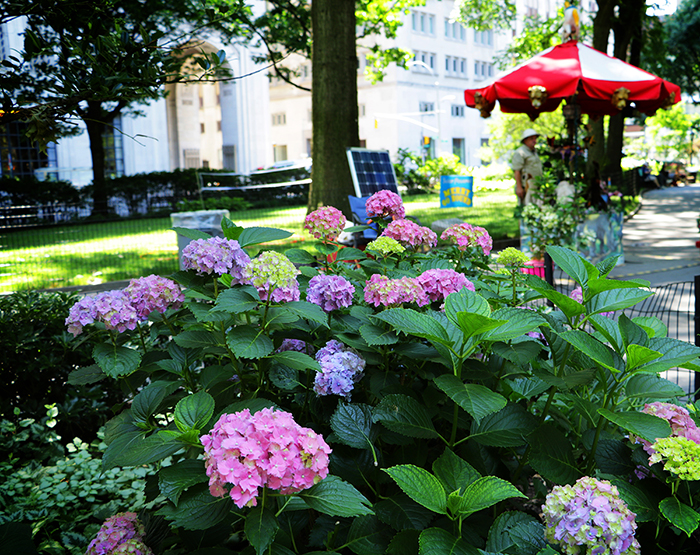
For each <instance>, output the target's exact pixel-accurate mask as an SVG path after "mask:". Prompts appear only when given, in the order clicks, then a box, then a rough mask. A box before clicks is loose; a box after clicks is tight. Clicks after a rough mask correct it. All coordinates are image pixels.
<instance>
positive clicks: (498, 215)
mask: <svg viewBox="0 0 700 555" xmlns="http://www.w3.org/2000/svg"><path fill="white" fill-rule="evenodd" d="M404 202H405V205H406V213H407V214H408V215H410V216H415V217H417V218H419V220H420V222H421V224H422V225H425V226H430V224H432V223H433V222H434V221H436V220H440V219H446V218H459V219H461V220H464V221H466V222H468V223H471V224H474V225H480V226H483V227H485V228H486V229H488V230H489V232H490V233H491V235H492V236H493V237H494V239H496V240H498V239H504V238H506V237H511V238H512V237H516V236H517V233H518V225H517V220H515V219H514V218H513V217H512V214H513V209H514V208H515V202H516V199H515V195H514V194H513V193H512V190H510V189H509V190H505V189H504V190H489V191H483V192H477V193H476V194H475V195H474V206H473V207H470V208H447V209H441V208H440V206H439V196H438V195H437V194H435V195H421V196H413V197H405V198H404ZM305 215H306V207H305V206H299V207H283V208H269V209H260V210H246V211H241V212H234V213H232V214H231V220H232V221H233V222H235V223H236V224H238V225H240V226H243V227H252V226H261V227H278V228H281V229H286V230H287V231H291V232H292V233H293V234H294V235H293V236H292V237H291V238H290V239H288V240H286V241H284V242H280V243H278V244H276V245H273V246H272V247H273V248H275V249H279V250H284V249H285V248H289V247H292V246H294V247H301V248H306V249H313V245H314V243H315V240H314V239H313V238H311V237H310V236H309V235H308V233H306V232H305V231H304V230H303V229H302V225H303V221H304V216H305ZM170 228H171V222H170V218H153V219H144V220H127V221H118V222H101V223H90V224H79V225H67V226H57V227H51V228H34V229H27V230H19V231H14V232H10V233H2V234H1V235H0V292H10V291H15V290H18V289H45V288H55V287H67V286H76V285H92V284H99V283H107V282H110V281H118V280H124V279H130V278H132V277H138V276H143V275H148V274H152V273H154V274H161V275H168V274H170V273H172V272H174V271H176V270H177V251H178V247H177V235H176V234H175V232H174V231H172V230H171V229H170ZM266 248H270V247H269V246H268V247H266ZM251 254H255V253H254V252H253V253H251Z"/></svg>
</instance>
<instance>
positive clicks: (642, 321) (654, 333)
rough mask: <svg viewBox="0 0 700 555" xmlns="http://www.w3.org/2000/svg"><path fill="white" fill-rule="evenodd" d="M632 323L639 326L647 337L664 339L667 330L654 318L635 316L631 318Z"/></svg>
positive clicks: (664, 325)
mask: <svg viewBox="0 0 700 555" xmlns="http://www.w3.org/2000/svg"><path fill="white" fill-rule="evenodd" d="M632 321H633V322H634V323H635V324H637V325H638V326H641V327H642V328H643V329H644V330H645V331H646V332H647V335H648V336H649V337H666V336H667V335H668V328H667V327H666V324H664V323H663V322H662V321H661V320H659V319H658V318H657V317H656V316H637V317H635V318H632Z"/></svg>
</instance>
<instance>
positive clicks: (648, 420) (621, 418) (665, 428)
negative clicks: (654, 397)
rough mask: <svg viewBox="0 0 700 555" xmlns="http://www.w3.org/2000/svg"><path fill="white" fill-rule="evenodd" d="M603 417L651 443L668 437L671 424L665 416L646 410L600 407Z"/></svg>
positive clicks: (599, 411) (599, 410)
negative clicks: (616, 409)
mask: <svg viewBox="0 0 700 555" xmlns="http://www.w3.org/2000/svg"><path fill="white" fill-rule="evenodd" d="M598 413H599V414H600V415H601V416H602V417H603V418H606V419H607V420H609V421H610V422H612V423H613V424H617V425H618V426H620V427H621V428H623V429H625V430H627V431H628V432H632V433H633V434H634V435H637V436H639V437H641V438H643V439H646V440H647V441H650V442H651V443H654V442H655V441H656V440H657V439H660V438H662V437H668V435H669V434H670V433H671V426H670V425H669V423H668V422H667V421H666V420H664V419H663V418H659V417H658V416H654V415H652V414H646V413H644V412H635V411H630V412H612V411H610V410H608V409H598Z"/></svg>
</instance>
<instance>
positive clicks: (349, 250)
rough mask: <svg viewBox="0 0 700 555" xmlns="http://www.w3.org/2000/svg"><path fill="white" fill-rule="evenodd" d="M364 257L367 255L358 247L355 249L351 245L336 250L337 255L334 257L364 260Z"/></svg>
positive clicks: (340, 259) (339, 259)
mask: <svg viewBox="0 0 700 555" xmlns="http://www.w3.org/2000/svg"><path fill="white" fill-rule="evenodd" d="M365 258H367V256H366V255H365V253H364V252H362V251H361V250H360V249H355V248H353V247H345V248H343V249H340V250H339V251H338V256H337V257H336V260H338V261H343V260H364V259H365Z"/></svg>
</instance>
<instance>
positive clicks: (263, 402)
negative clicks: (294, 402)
mask: <svg viewBox="0 0 700 555" xmlns="http://www.w3.org/2000/svg"><path fill="white" fill-rule="evenodd" d="M275 407H276V405H275V403H274V401H269V400H268V399H263V398H262V397H256V398H255V399H246V400H245V401H236V402H235V403H231V404H230V405H228V406H227V407H226V408H225V409H224V410H222V411H221V413H220V414H224V413H226V414H233V413H235V412H240V411H242V410H245V409H248V410H249V411H250V414H255V413H256V412H258V411H259V410H262V409H273V408H275Z"/></svg>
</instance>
